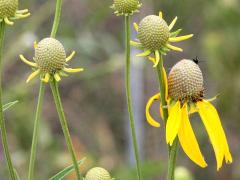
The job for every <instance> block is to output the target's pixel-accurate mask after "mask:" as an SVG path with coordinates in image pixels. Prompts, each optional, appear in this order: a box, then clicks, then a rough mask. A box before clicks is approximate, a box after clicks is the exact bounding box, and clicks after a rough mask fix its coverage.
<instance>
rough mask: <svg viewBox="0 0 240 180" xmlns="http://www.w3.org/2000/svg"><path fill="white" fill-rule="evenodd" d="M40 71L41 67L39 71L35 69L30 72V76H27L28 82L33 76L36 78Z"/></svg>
mask: <svg viewBox="0 0 240 180" xmlns="http://www.w3.org/2000/svg"><path fill="white" fill-rule="evenodd" d="M39 73H40V69H38V70H37V71H34V72H33V73H32V74H30V75H29V76H28V78H27V81H26V82H27V83H28V82H29V81H31V80H32V79H33V78H35V77H36V76H37V75H38V74H39Z"/></svg>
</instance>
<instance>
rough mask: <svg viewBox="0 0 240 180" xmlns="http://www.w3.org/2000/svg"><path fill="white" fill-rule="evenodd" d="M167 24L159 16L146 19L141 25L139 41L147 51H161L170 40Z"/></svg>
mask: <svg viewBox="0 0 240 180" xmlns="http://www.w3.org/2000/svg"><path fill="white" fill-rule="evenodd" d="M169 36H170V32H169V28H168V25H167V23H166V22H165V21H164V20H163V19H162V18H160V17H159V16H155V15H150V16H147V17H145V18H144V19H143V20H142V21H141V22H140V24H139V32H138V39H139V40H140V42H141V43H142V45H143V47H144V48H145V49H149V50H152V51H155V50H159V49H160V48H162V47H163V45H165V44H166V43H167V41H168V39H169Z"/></svg>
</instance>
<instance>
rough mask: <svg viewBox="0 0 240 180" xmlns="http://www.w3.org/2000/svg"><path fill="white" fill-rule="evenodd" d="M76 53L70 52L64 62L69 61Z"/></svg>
mask: <svg viewBox="0 0 240 180" xmlns="http://www.w3.org/2000/svg"><path fill="white" fill-rule="evenodd" d="M75 54H76V52H75V51H72V53H71V54H70V55H69V56H68V57H67V58H66V62H68V61H70V60H71V59H72V58H73V57H74V56H75Z"/></svg>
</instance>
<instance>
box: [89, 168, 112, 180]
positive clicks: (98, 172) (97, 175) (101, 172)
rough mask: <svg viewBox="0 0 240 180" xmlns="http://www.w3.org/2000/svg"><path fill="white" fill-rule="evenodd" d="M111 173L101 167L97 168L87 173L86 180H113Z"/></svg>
mask: <svg viewBox="0 0 240 180" xmlns="http://www.w3.org/2000/svg"><path fill="white" fill-rule="evenodd" d="M111 179H112V178H111V176H110V174H109V172H108V171H107V170H105V169H103V168H101V167H95V168H92V169H90V170H89V171H88V172H87V175H86V177H85V180H111Z"/></svg>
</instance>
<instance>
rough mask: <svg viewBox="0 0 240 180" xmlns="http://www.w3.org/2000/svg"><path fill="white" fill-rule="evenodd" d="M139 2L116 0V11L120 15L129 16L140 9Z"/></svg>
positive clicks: (134, 0) (136, 0)
mask: <svg viewBox="0 0 240 180" xmlns="http://www.w3.org/2000/svg"><path fill="white" fill-rule="evenodd" d="M139 6H140V3H139V1H138V0H114V9H115V11H118V13H123V14H129V13H132V12H134V11H136V10H138V9H139Z"/></svg>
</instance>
